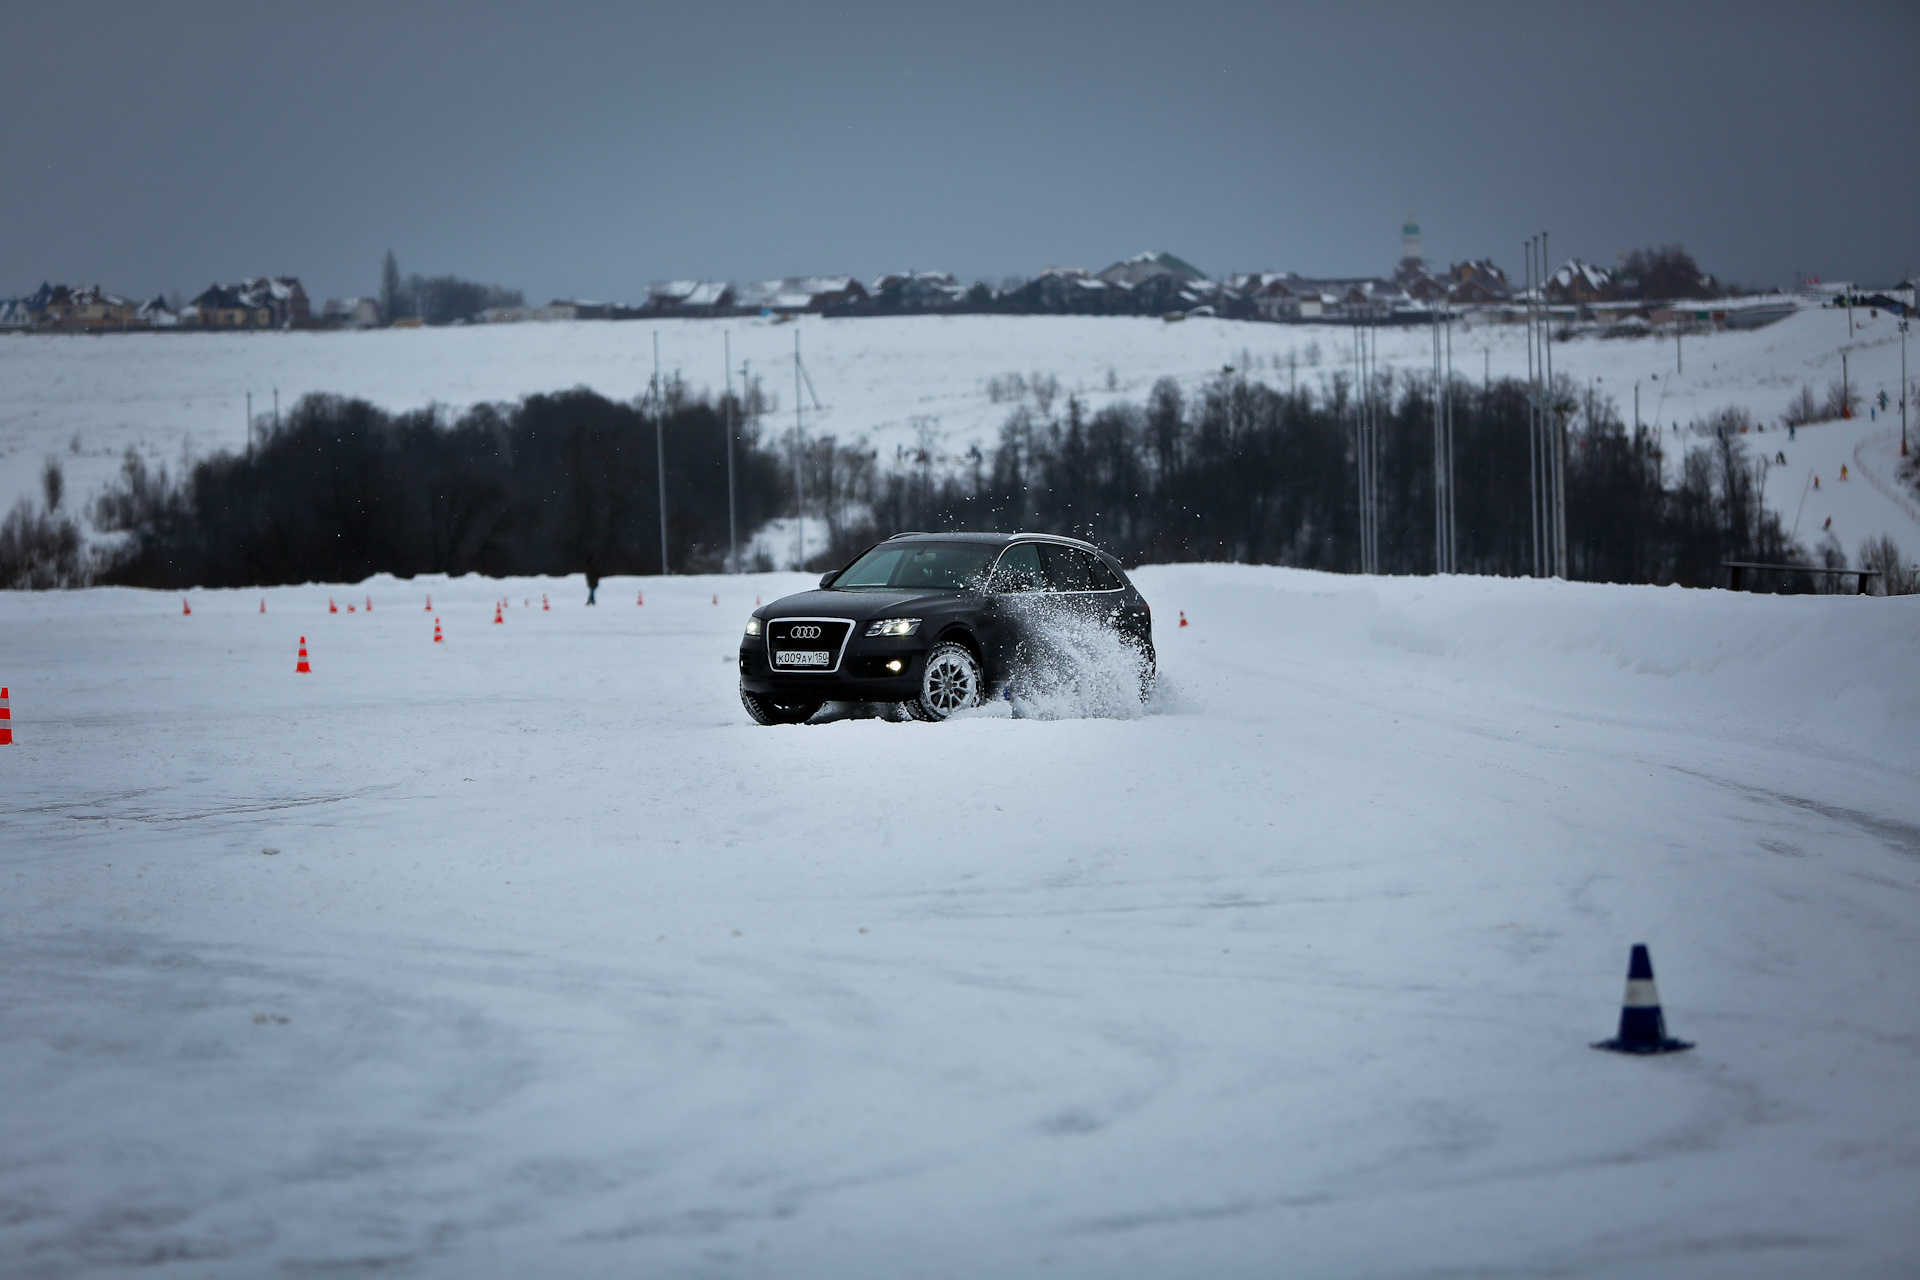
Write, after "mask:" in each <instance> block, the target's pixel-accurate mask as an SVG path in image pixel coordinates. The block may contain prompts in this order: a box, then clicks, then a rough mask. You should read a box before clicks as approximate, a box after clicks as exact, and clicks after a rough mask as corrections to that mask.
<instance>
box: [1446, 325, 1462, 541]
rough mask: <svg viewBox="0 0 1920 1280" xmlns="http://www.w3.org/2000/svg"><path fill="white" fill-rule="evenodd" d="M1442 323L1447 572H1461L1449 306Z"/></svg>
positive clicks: (1451, 332)
mask: <svg viewBox="0 0 1920 1280" xmlns="http://www.w3.org/2000/svg"><path fill="white" fill-rule="evenodd" d="M1442 323H1443V324H1444V325H1445V327H1446V331H1445V337H1446V344H1447V350H1446V361H1447V369H1446V374H1447V376H1446V381H1445V383H1444V385H1445V388H1446V390H1445V395H1446V406H1447V412H1446V424H1447V572H1448V573H1457V572H1459V568H1460V565H1459V553H1460V547H1459V542H1458V539H1457V538H1456V536H1455V534H1454V528H1453V516H1454V503H1453V311H1452V309H1451V308H1448V309H1447V310H1446V311H1445V312H1443V313H1442Z"/></svg>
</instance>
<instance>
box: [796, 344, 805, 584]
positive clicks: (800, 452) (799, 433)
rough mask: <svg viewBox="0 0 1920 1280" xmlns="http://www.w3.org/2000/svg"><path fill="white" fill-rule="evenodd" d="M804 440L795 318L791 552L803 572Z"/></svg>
mask: <svg viewBox="0 0 1920 1280" xmlns="http://www.w3.org/2000/svg"><path fill="white" fill-rule="evenodd" d="M805 442H806V433H805V430H804V429H803V428H802V427H801V425H800V322H799V321H798V320H795V321H794V324H793V529H794V533H793V539H794V542H793V546H794V552H793V553H794V555H795V556H797V557H798V558H799V563H798V564H796V565H794V568H796V569H799V570H801V571H802V572H805V571H806V567H807V504H806V489H805V485H806V479H805V476H804V475H803V474H802V472H801V470H800V460H801V458H802V457H803V456H804V446H805Z"/></svg>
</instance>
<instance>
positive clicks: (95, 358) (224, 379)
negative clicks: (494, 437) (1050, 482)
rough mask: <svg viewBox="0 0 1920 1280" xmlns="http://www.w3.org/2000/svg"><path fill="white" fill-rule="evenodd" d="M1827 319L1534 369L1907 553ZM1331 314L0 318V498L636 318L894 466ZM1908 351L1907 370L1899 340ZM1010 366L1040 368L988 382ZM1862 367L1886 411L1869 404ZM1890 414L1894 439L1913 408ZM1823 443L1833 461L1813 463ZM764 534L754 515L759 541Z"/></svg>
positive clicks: (594, 340)
mask: <svg viewBox="0 0 1920 1280" xmlns="http://www.w3.org/2000/svg"><path fill="white" fill-rule="evenodd" d="M1853 321H1854V322H1853V327H1852V331H1851V332H1850V331H1849V328H1848V321H1847V313H1846V312H1845V311H1841V310H1831V309H1819V308H1809V309H1804V310H1801V311H1799V312H1797V313H1796V314H1794V315H1791V316H1789V317H1787V318H1786V319H1784V320H1782V321H1780V322H1779V323H1777V324H1773V325H1769V326H1767V327H1766V328H1764V329H1755V330H1748V331H1729V332H1722V333H1712V334H1701V335H1688V336H1687V337H1685V338H1684V339H1683V340H1682V342H1681V343H1680V344H1678V345H1677V346H1676V344H1675V342H1674V340H1673V339H1672V337H1671V336H1670V335H1668V336H1650V337H1644V338H1629V339H1608V340H1602V339H1598V338H1592V337H1583V338H1580V339H1578V340H1576V341H1573V342H1563V343H1562V342H1557V343H1555V344H1554V348H1553V369H1554V373H1555V375H1556V376H1559V377H1564V378H1566V379H1569V380H1570V381H1571V384H1572V385H1573V387H1574V389H1575V390H1576V391H1577V392H1578V393H1579V394H1580V395H1581V397H1582V399H1583V400H1584V397H1585V394H1586V393H1587V392H1589V391H1590V392H1592V393H1593V395H1594V396H1595V397H1596V398H1597V399H1599V400H1601V401H1605V400H1611V401H1612V403H1613V405H1614V407H1615V409H1616V410H1617V412H1618V414H1619V416H1620V418H1621V419H1622V420H1623V421H1625V422H1629V423H1631V422H1633V421H1635V416H1636V408H1635V403H1636V401H1635V396H1636V390H1637V395H1638V410H1637V413H1638V420H1639V421H1641V422H1643V423H1651V424H1657V425H1659V426H1660V427H1662V428H1664V436H1665V442H1666V444H1667V446H1668V448H1667V451H1666V452H1667V456H1668V458H1669V460H1670V465H1677V463H1676V461H1675V460H1677V459H1679V458H1680V457H1681V456H1682V455H1683V453H1684V451H1685V449H1686V448H1688V447H1697V446H1698V445H1699V444H1701V443H1702V440H1701V438H1700V437H1698V436H1695V435H1692V434H1689V433H1688V432H1689V430H1690V428H1692V426H1693V425H1694V424H1695V423H1696V422H1704V421H1705V420H1706V419H1707V418H1708V417H1710V416H1711V415H1712V414H1714V413H1716V412H1717V411H1719V410H1721V409H1726V408H1743V409H1746V410H1747V411H1748V412H1749V413H1751V414H1752V415H1753V418H1754V421H1755V424H1756V425H1757V426H1759V427H1763V428H1765V430H1764V431H1761V432H1759V433H1757V434H1754V435H1752V436H1751V437H1749V439H1748V441H1747V443H1748V444H1749V446H1750V448H1751V451H1752V456H1753V457H1754V458H1755V459H1756V460H1757V459H1759V458H1761V457H1765V458H1768V459H1772V458H1775V457H1783V458H1784V459H1785V461H1784V463H1782V464H1781V465H1779V466H1776V467H1775V469H1773V470H1772V471H1770V472H1769V473H1768V476H1767V480H1766V490H1765V492H1766V498H1767V501H1768V502H1769V503H1770V504H1771V505H1772V506H1773V507H1774V509H1775V510H1777V511H1779V512H1781V513H1782V516H1783V518H1784V519H1785V520H1786V522H1787V523H1788V524H1789V525H1792V524H1793V523H1794V522H1795V521H1796V520H1797V521H1798V523H1799V536H1800V540H1801V542H1802V543H1803V544H1804V545H1806V546H1808V547H1810V548H1811V547H1812V546H1814V545H1815V544H1816V543H1817V542H1819V541H1820V539H1821V538H1822V536H1823V535H1824V534H1825V533H1827V532H1829V531H1830V532H1831V533H1832V534H1833V535H1834V537H1835V538H1837V539H1838V540H1839V542H1840V545H1841V546H1842V548H1843V549H1844V550H1845V551H1846V553H1847V554H1848V555H1849V556H1854V555H1857V553H1858V550H1859V546H1860V543H1861V542H1862V541H1863V540H1865V539H1867V538H1870V537H1878V536H1880V535H1882V534H1890V535H1892V537H1893V539H1894V541H1895V542H1897V543H1898V544H1899V545H1900V547H1901V549H1902V550H1903V551H1904V552H1905V554H1906V557H1907V558H1908V559H1913V558H1915V557H1916V556H1920V501H1916V500H1915V498H1914V495H1913V491H1912V490H1911V489H1910V488H1908V489H1904V490H1903V489H1902V488H1901V486H1900V484H1899V481H1898V479H1897V477H1896V471H1897V462H1898V459H1897V456H1896V455H1897V451H1898V431H1899V416H1900V415H1899V410H1898V408H1897V405H1898V402H1899V398H1900V396H1899V391H1900V385H1901V383H1900V379H1901V359H1900V340H1899V334H1898V333H1897V331H1896V329H1895V323H1896V322H1895V320H1894V319H1893V318H1892V317H1891V316H1889V315H1886V314H1884V313H1883V314H1880V315H1877V316H1876V315H1872V314H1870V312H1869V311H1868V310H1866V309H1856V310H1855V312H1854V317H1853ZM1353 336H1354V331H1353V330H1352V329H1351V328H1348V327H1344V326H1333V325H1280V324H1252V323H1241V322H1235V321H1226V320H1214V319H1200V318H1195V319H1191V320H1187V321H1184V322H1182V323H1179V324H1167V323H1165V322H1163V321H1161V320H1159V319H1155V318H1151V317H1139V316H990V315H967V316H906V317H892V318H886V317H863V318H858V319H834V320H825V319H821V318H819V317H807V318H803V319H801V320H798V321H795V322H792V323H780V324H776V323H773V322H770V321H766V320H757V319H743V320H726V321H721V320H663V321H620V322H613V321H568V322H557V323H550V324H503V325H474V326H468V327H456V328H444V329H387V330H370V331H367V332H338V333H317V332H300V333H230V334H184V333H166V334H154V333H148V334H139V333H136V334H117V335H112V334H110V335H102V336H97V337H81V336H72V335H59V334H33V335H20V336H13V337H0V512H4V510H5V509H6V508H7V507H10V506H11V505H12V504H13V502H14V500H15V499H16V498H18V497H20V496H23V495H37V494H38V493H39V485H40V481H39V476H40V469H41V466H42V465H43V463H44V461H45V460H46V459H47V458H49V457H52V458H57V459H59V460H60V462H61V463H62V465H63V466H64V467H65V469H66V475H67V482H68V486H69V495H70V498H69V501H70V503H71V505H72V506H73V507H75V508H79V509H84V508H85V507H86V506H87V504H88V503H89V501H90V500H91V497H92V495H94V494H95V493H97V492H98V491H99V489H100V487H101V486H102V485H103V484H104V483H105V482H106V481H107V479H108V478H109V477H110V476H111V475H112V474H113V473H114V471H115V470H116V469H117V468H118V467H119V465H120V458H121V456H122V454H123V453H124V452H125V451H126V450H127V449H129V448H133V449H136V450H138V451H140V452H141V453H143V454H145V455H147V456H148V457H149V458H151V459H153V460H156V461H159V462H163V463H165V464H167V465H168V466H169V467H170V468H173V469H174V470H175V471H176V472H177V471H178V469H179V466H180V463H181V461H182V459H183V458H185V457H188V456H204V455H205V454H207V453H209V452H211V451H212V450H215V449H228V450H237V449H239V448H241V447H242V446H243V445H244V444H245V441H246V421H247V416H246V415H247V403H248V402H247V396H248V395H249V394H251V395H252V397H253V399H252V406H253V413H254V417H255V420H256V421H270V420H271V417H272V411H273V396H274V393H275V392H276V391H277V392H278V394H279V397H280V405H281V408H282V410H283V411H285V410H287V409H290V408H291V407H292V405H293V402H294V401H295V400H296V399H297V398H298V397H300V396H302V395H305V394H307V393H309V392H327V393H331V394H336V395H346V396H358V397H362V398H364V399H367V400H370V401H372V402H373V403H375V404H378V405H381V406H382V407H385V408H388V409H395V410H401V409H419V408H423V407H425V406H427V405H429V404H437V405H440V406H441V407H442V408H443V409H445V410H446V411H448V412H450V413H452V412H458V411H460V410H462V409H465V408H466V407H468V406H470V405H472V404H475V403H480V402H491V401H502V400H514V399H518V398H519V397H521V396H526V395H531V394H534V393H537V392H553V391H562V390H566V389H568V388H571V387H577V386H584V387H590V388H592V389H593V390H595V391H598V392H600V393H601V394H603V395H606V396H610V397H613V398H616V399H621V400H628V399H632V398H634V397H637V396H639V395H641V394H642V393H643V392H644V391H645V390H646V388H647V386H648V382H649V379H651V377H652V376H653V340H654V339H655V338H656V337H658V339H659V344H660V358H661V364H662V367H663V369H664V371H665V372H666V374H667V375H669V376H673V375H679V376H680V377H682V378H683V379H684V380H685V381H686V383H687V385H688V386H690V387H691V388H693V389H695V390H707V391H718V390H719V389H720V388H721V386H722V385H723V381H724V379H725V377H726V370H725V356H724V352H725V351H726V350H727V347H726V344H727V343H729V342H730V343H731V349H732V353H733V383H734V386H735V387H736V388H738V387H739V386H740V379H741V376H742V374H743V370H744V373H746V374H750V375H751V376H752V377H754V378H755V379H757V380H758V381H759V382H760V383H761V386H762V389H763V390H764V391H765V392H766V393H767V394H768V395H769V396H770V397H772V401H773V403H774V405H775V406H776V407H775V409H774V411H773V412H771V413H770V414H769V415H768V416H767V417H765V418H764V419H763V420H762V423H761V426H762V428H763V430H764V432H765V434H766V435H767V436H768V437H769V438H770V439H772V440H773V441H774V442H776V443H778V442H779V441H780V440H783V439H784V438H785V437H784V435H783V433H785V432H788V431H790V430H791V429H792V427H793V425H794V416H793V408H794V398H795V391H796V387H795V381H794V370H793V355H794V349H795V343H796V338H797V341H798V345H799V349H800V353H801V356H802V359H803V361H804V362H805V365H806V368H807V371H808V377H809V379H810V381H811V383H812V387H813V390H812V392H807V391H805V390H804V389H802V390H801V408H802V415H801V425H802V427H803V428H804V430H805V431H806V432H807V433H808V434H809V435H810V436H813V435H832V436H835V437H837V438H838V439H841V440H843V441H849V442H850V441H855V440H861V439H864V440H866V441H867V442H868V443H869V444H870V445H871V446H872V447H873V448H874V449H876V450H877V451H878V453H879V460H880V464H881V466H882V467H883V468H886V467H893V466H911V465H913V464H914V460H915V459H917V458H918V456H919V454H920V453H921V452H922V451H925V452H926V453H927V454H928V455H929V457H930V458H931V459H932V460H933V461H934V463H935V465H957V463H956V460H958V459H960V458H962V457H963V456H964V455H965V454H966V452H967V450H968V449H969V448H972V447H979V448H981V449H990V448H991V447H992V446H993V443H994V441H995V440H996V439H997V437H998V435H999V431H1000V428H1001V425H1002V424H1003V423H1005V422H1006V420H1007V417H1008V415H1009V414H1010V413H1012V411H1013V410H1014V408H1015V407H1016V405H1017V404H1022V403H1023V404H1025V405H1027V406H1028V407H1029V408H1030V409H1035V410H1041V411H1051V412H1052V413H1054V414H1060V413H1062V412H1064V409H1065V402H1066V398H1067V396H1069V395H1075V396H1078V397H1079V398H1080V400H1081V402H1082V403H1083V404H1084V405H1086V406H1088V407H1089V408H1092V409H1098V408H1101V407H1103V406H1105V405H1108V404H1111V403H1113V402H1115V401H1121V400H1125V401H1131V402H1134V403H1139V402H1141V401H1143V400H1144V399H1145V397H1146V395H1147V393H1148V391H1149V390H1150V389H1151V388H1152V386H1153V384H1154V382H1155V381H1157V380H1158V379H1160V378H1163V377H1164V378H1172V379H1174V380H1175V381H1176V382H1178V383H1179V384H1180V385H1181V386H1182V387H1184V388H1185V389H1186V390H1187V391H1189V392H1193V391H1196V390H1198V389H1199V388H1200V387H1201V386H1202V385H1204V384H1205V383H1206V382H1208V381H1209V380H1211V379H1213V378H1216V377H1218V376H1219V374H1220V372H1221V371H1222V370H1223V369H1227V368H1231V369H1233V370H1235V371H1236V373H1237V374H1239V375H1243V376H1246V377H1249V378H1252V379H1255V380H1257V381H1261V382H1265V383H1266V384H1268V385H1269V386H1274V387H1279V388H1287V387H1292V386H1295V385H1300V386H1311V387H1321V386H1324V384H1325V381H1326V380H1327V379H1328V378H1330V377H1332V376H1333V375H1334V374H1335V373H1339V372H1345V373H1347V374H1349V375H1350V374H1351V371H1352V368H1353V361H1352V355H1353ZM1378 337H1379V364H1380V367H1381V368H1382V369H1383V370H1388V371H1391V372H1392V373H1393V374H1394V375H1395V376H1396V377H1399V378H1406V377H1412V378H1426V377H1429V376H1430V375H1431V371H1432V345H1431V335H1430V333H1429V331H1428V330H1427V329H1426V328H1424V327H1419V326H1416V327H1413V328H1405V329H1382V330H1379V331H1378ZM1453 354H1454V371H1455V374H1456V376H1458V377H1460V378H1462V379H1465V380H1467V381H1469V382H1477V381H1478V380H1480V379H1481V378H1483V377H1495V378H1499V377H1524V376H1525V375H1526V371H1527V354H1526V340H1525V331H1524V329H1523V327H1522V326H1519V325H1513V324H1492V323H1462V324H1460V325H1457V326H1456V328H1455V333H1454V350H1453ZM1843 356H1844V357H1845V360H1846V370H1845V376H1846V379H1847V382H1848V384H1849V386H1850V388H1851V389H1852V391H1853V392H1854V394H1855V395H1857V396H1859V397H1860V400H1861V405H1860V407H1861V416H1860V417H1858V418H1856V419H1853V420H1851V421H1845V422H1830V423H1823V424H1820V425H1817V426H1813V427H1807V428H1802V429H1801V430H1800V431H1799V432H1797V433H1796V435H1797V438H1796V439H1795V440H1793V441H1791V442H1789V441H1788V440H1787V438H1786V432H1785V431H1783V430H1781V429H1780V427H1779V422H1780V418H1781V414H1782V413H1783V412H1784V411H1785V409H1786V408H1787V405H1788V403H1789V402H1790V401H1791V400H1793V399H1794V398H1795V397H1796V396H1798V394H1799V393H1800V391H1801V389H1802V388H1808V389H1810V390H1811V391H1812V392H1813V393H1814V396H1815V399H1816V400H1819V401H1824V400H1825V398H1826V395H1827V392H1828V388H1829V387H1830V386H1837V385H1838V384H1839V383H1840V382H1841V380H1842V373H1843V370H1842V364H1843ZM1909 373H1910V374H1911V375H1912V376H1914V377H1916V378H1920V348H1916V350H1915V351H1914V353H1913V363H1912V366H1911V368H1910V369H1909ZM1015 374H1018V375H1020V377H1021V378H1022V379H1024V380H1026V382H1027V384H1029V385H1030V384H1031V383H1033V382H1034V381H1038V382H1039V383H1041V384H1042V385H1043V386H1045V387H1047V388H1053V387H1055V386H1057V388H1058V389H1057V393H1055V394H1053V395H1052V396H1051V397H1050V398H1045V397H1039V396H1035V395H1034V394H1032V393H1031V392H1030V391H1029V392H1027V393H1025V394H1021V393H1018V392H1016V393H1015V394H1013V395H1009V394H1008V388H1009V387H1010V386H1011V385H1012V383H1011V375H1015ZM1035 375H1038V378H1037V379H1036V377H1035ZM996 387H997V388H998V390H999V394H998V396H997V397H996V394H995V391H996ZM1882 392H1884V393H1886V394H1887V396H1888V405H1889V410H1884V411H1883V410H1881V409H1880V408H1879V403H1878V397H1879V396H1880V394H1881V393H1882ZM816 397H817V400H818V404H817V406H816ZM1912 426H1913V428H1914V432H1913V440H1914V441H1915V442H1916V443H1920V412H1917V413H1916V415H1915V418H1914V421H1913V422H1912ZM1676 428H1678V429H1679V430H1678V431H1676ZM1843 465H1845V466H1846V467H1847V468H1848V472H1849V479H1848V481H1847V482H1845V483H1841V482H1839V480H1838V476H1839V469H1840V467H1841V466H1843ZM1863 471H1865V472H1867V475H1865V476H1863V475H1862V474H1861V473H1862V472H1863ZM1815 475H1819V476H1820V477H1821V487H1820V489H1819V490H1818V491H1817V492H1816V491H1812V489H1811V486H1812V478H1813V476H1815ZM1863 481H1864V482H1863ZM1803 491H1804V492H1807V493H1808V494H1809V496H1808V498H1807V500H1806V501H1805V502H1804V503H1802V501H1801V496H1802V493H1803ZM1829 519H1830V520H1831V522H1832V523H1831V525H1830V526H1829V525H1828V524H1827V521H1828V520H1829ZM743 533H744V531H743ZM789 541H791V540H790V539H776V540H775V541H774V543H773V550H775V551H776V552H777V551H781V550H783V549H784V548H785V546H786V545H787V543H788V542H789Z"/></svg>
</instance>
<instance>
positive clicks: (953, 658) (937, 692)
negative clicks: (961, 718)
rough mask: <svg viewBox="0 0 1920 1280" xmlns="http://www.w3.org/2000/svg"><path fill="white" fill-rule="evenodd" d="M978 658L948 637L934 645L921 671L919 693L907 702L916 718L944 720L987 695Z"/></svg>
mask: <svg viewBox="0 0 1920 1280" xmlns="http://www.w3.org/2000/svg"><path fill="white" fill-rule="evenodd" d="M986 686H987V681H986V676H985V675H984V674H983V673H982V672H981V670H980V661H979V659H977V658H975V657H974V656H973V654H972V652H971V651H969V650H968V648H967V647H966V646H965V645H962V644H955V643H953V642H952V641H951V640H948V641H944V642H942V643H940V644H937V645H935V646H933V650H932V651H931V652H930V653H928V654H927V665H926V668H925V669H924V670H923V671H922V672H921V674H920V696H919V697H917V698H915V699H913V700H912V701H911V702H908V703H907V704H906V708H907V712H908V714H910V715H912V716H913V718H914V719H916V720H945V719H946V718H948V717H949V716H951V715H952V714H953V713H954V712H956V711H964V710H966V709H967V708H968V707H977V706H979V705H980V703H981V700H982V699H983V698H984V697H985V696H986Z"/></svg>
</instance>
